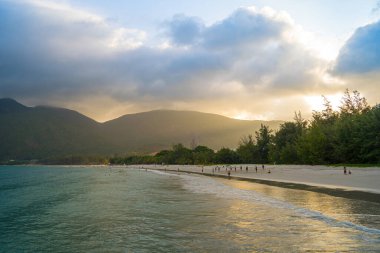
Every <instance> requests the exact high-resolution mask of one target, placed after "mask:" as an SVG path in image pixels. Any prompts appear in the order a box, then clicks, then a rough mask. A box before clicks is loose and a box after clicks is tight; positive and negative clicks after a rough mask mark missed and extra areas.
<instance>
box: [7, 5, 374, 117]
mask: <svg viewBox="0 0 380 253" xmlns="http://www.w3.org/2000/svg"><path fill="white" fill-rule="evenodd" d="M166 24H167V31H168V32H167V34H166V36H168V37H166V38H165V39H168V40H169V41H170V42H171V45H170V46H169V47H166V48H160V47H158V46H157V47H147V46H144V36H143V35H144V33H143V32H142V31H137V30H133V29H127V28H123V27H117V26H115V24H109V23H108V21H106V20H104V19H102V18H101V17H98V16H95V15H92V14H90V13H85V12H82V11H78V10H75V9H72V8H69V7H67V6H65V7H64V8H57V7H56V6H52V7H51V6H49V5H47V6H45V5H44V6H40V5H38V4H35V3H34V2H33V1H28V2H21V3H20V2H16V3H10V2H5V3H0V97H14V98H21V99H22V98H27V99H28V100H31V99H32V100H33V99H34V101H44V103H45V104H46V103H47V104H54V101H57V100H61V101H70V100H72V101H78V100H80V99H86V98H88V97H97V96H99V97H108V98H109V99H110V100H113V101H117V102H119V103H127V102H128V103H130V104H134V106H135V107H134V108H136V107H138V105H139V104H140V105H141V106H140V107H141V108H142V107H143V108H146V107H147V104H148V103H151V105H152V107H153V106H154V107H156V108H157V106H158V107H159V105H160V104H161V105H167V104H168V101H172V102H173V104H181V103H182V104H183V103H185V104H186V106H188V107H191V104H192V103H193V104H205V105H206V104H207V105H208V106H210V105H209V104H208V102H207V100H210V99H211V100H213V99H215V98H216V97H220V100H218V101H223V102H224V101H232V100H231V99H230V98H231V96H239V95H241V96H242V97H249V96H252V98H254V96H255V94H256V97H259V98H260V99H265V98H267V99H269V100H270V99H272V98H273V96H277V98H278V96H280V95H281V94H282V93H288V92H296V93H302V92H305V91H308V90H310V89H312V87H315V86H316V85H319V82H320V81H319V80H318V76H317V74H315V72H314V71H313V70H315V69H318V68H320V67H321V65H322V64H324V63H323V62H321V61H320V60H319V59H317V58H315V57H314V56H313V55H312V54H311V53H310V52H308V51H307V50H305V49H304V48H303V47H302V46H301V45H300V44H298V43H297V41H296V40H294V39H289V37H288V34H291V32H292V29H293V27H292V26H293V25H292V23H291V22H289V21H288V20H287V19H286V18H284V17H282V16H281V15H280V14H278V13H276V12H274V11H272V13H271V14H270V15H269V14H268V13H266V12H263V11H258V10H252V9H247V8H241V9H238V10H237V11H235V12H233V13H232V15H230V16H229V17H227V18H225V19H223V20H221V21H220V22H218V23H215V24H212V25H210V26H207V25H205V24H204V23H202V22H201V21H200V20H199V19H197V18H194V17H186V16H184V15H179V16H175V17H173V19H172V20H170V21H168V22H167V23H166ZM377 38H378V37H377ZM349 48H352V47H349ZM377 52H379V50H378V51H377ZM264 88H265V92H263V89H264ZM264 93H265V94H266V95H265V96H266V97H265V96H264V95H263V94H264ZM215 100H217V99H215ZM200 101H203V102H202V103H200ZM205 101H206V102H205ZM216 102H217V101H216ZM37 103H38V102H37ZM251 103H252V104H254V100H252V101H251ZM188 107H187V108H185V109H190V108H188ZM226 107H228V105H226ZM251 107H254V106H251Z"/></svg>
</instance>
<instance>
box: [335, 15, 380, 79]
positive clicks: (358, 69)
mask: <svg viewBox="0 0 380 253" xmlns="http://www.w3.org/2000/svg"><path fill="white" fill-rule="evenodd" d="M379 70H380V21H378V22H376V23H373V24H369V25H366V26H364V27H360V28H358V29H357V30H356V31H355V33H354V34H353V35H352V36H351V38H350V39H349V40H348V41H347V42H346V44H345V45H344V46H343V48H342V49H341V50H340V53H339V56H338V58H337V60H336V65H335V67H334V69H333V72H334V73H335V74H342V75H344V74H361V73H368V72H372V71H379Z"/></svg>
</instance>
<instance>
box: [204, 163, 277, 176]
mask: <svg viewBox="0 0 380 253" xmlns="http://www.w3.org/2000/svg"><path fill="white" fill-rule="evenodd" d="M261 168H262V170H263V171H265V165H264V164H262V165H261ZM220 169H225V171H226V172H227V175H228V177H230V176H231V172H232V171H233V170H235V172H236V171H237V170H238V168H237V167H236V166H234V167H233V166H231V165H223V166H222V167H220V166H216V167H214V168H212V174H214V173H216V172H220ZM248 170H249V168H248V166H246V167H245V171H246V172H248ZM240 171H243V166H242V165H240ZM255 171H256V173H258V167H257V165H256V166H255ZM202 173H203V168H202ZM267 173H268V174H270V173H271V170H270V169H269V170H268V171H267Z"/></svg>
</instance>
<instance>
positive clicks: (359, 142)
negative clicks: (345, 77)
mask: <svg viewBox="0 0 380 253" xmlns="http://www.w3.org/2000/svg"><path fill="white" fill-rule="evenodd" d="M323 98H324V109H323V110H322V111H314V112H313V114H312V118H311V119H310V120H305V119H303V118H302V116H301V113H300V112H298V113H295V117H294V120H293V121H289V122H285V123H283V124H281V125H280V127H279V129H278V130H277V131H276V132H274V131H273V130H271V129H269V127H268V126H266V125H263V124H262V125H261V127H260V129H259V130H258V131H256V132H255V134H254V135H248V136H244V137H242V138H241V140H240V142H239V145H238V147H237V149H236V150H233V149H229V148H221V149H220V150H218V151H214V150H212V149H210V148H208V147H206V146H197V147H195V148H193V149H189V148H187V147H185V146H184V145H183V144H176V145H174V146H173V147H172V149H170V150H162V151H160V152H158V153H157V154H155V155H146V156H138V155H136V156H129V157H112V158H110V160H109V162H110V163H111V164H204V165H206V164H239V163H247V164H252V163H275V164H380V106H379V105H376V106H373V107H371V106H369V105H368V103H367V101H366V99H365V98H364V97H362V96H361V95H360V93H359V92H358V91H353V92H350V91H349V90H346V91H345V93H344V95H343V98H342V102H341V105H340V107H339V109H338V110H336V111H335V110H333V108H332V105H331V102H330V101H329V100H328V99H327V98H326V97H323Z"/></svg>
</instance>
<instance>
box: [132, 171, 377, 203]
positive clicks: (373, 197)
mask: <svg viewBox="0 0 380 253" xmlns="http://www.w3.org/2000/svg"><path fill="white" fill-rule="evenodd" d="M251 166H252V165H251ZM174 167H175V168H174ZM211 167H214V166H207V167H206V166H205V167H204V171H203V172H202V167H196V166H186V165H182V166H178V165H170V166H154V165H153V166H152V165H145V166H141V165H140V166H131V165H129V166H127V168H139V169H149V170H157V171H162V172H169V173H172V172H174V173H187V174H195V175H202V176H208V177H217V178H223V179H227V180H228V179H231V180H239V181H247V182H252V183H259V184H265V185H269V186H275V187H282V188H289V189H296V190H305V191H312V192H318V193H323V194H327V195H331V196H335V197H342V198H348V199H355V200H364V201H370V202H375V203H380V190H379V189H373V188H365V187H350V186H344V185H337V184H335V185H334V184H326V183H324V182H323V178H319V180H320V181H321V182H320V183H313V182H307V181H305V182H300V181H290V180H281V179H277V178H257V177H253V176H254V175H255V174H253V175H252V173H251V174H249V175H245V176H241V175H236V174H238V173H236V174H235V175H234V173H231V175H230V176H228V175H227V174H226V173H220V172H218V173H212V172H211V173H210V171H209V169H210V168H211ZM233 167H234V166H233ZM239 167H240V165H239ZM176 168H177V169H176ZM206 169H207V170H206ZM260 169H261V168H260ZM376 170H378V168H376ZM223 172H225V170H224V171H223ZM231 172H234V170H232V171H231ZM378 172H379V173H378V174H379V176H380V171H378ZM240 174H243V173H240ZM345 176H346V177H352V176H348V175H345ZM370 176H371V175H370ZM321 179H322V180H321ZM378 182H380V181H378ZM379 187H380V184H379Z"/></svg>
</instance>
